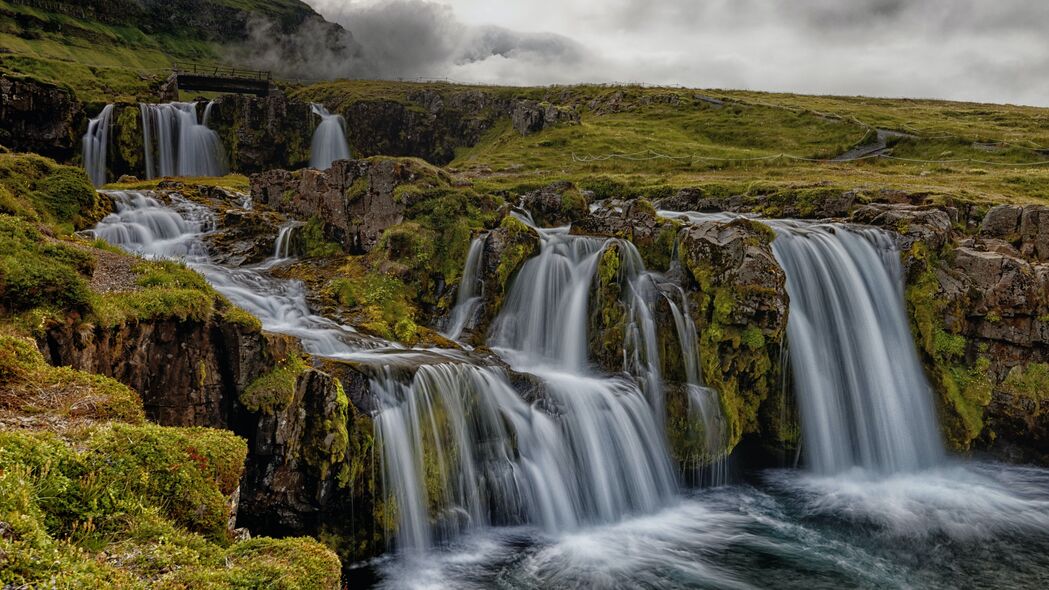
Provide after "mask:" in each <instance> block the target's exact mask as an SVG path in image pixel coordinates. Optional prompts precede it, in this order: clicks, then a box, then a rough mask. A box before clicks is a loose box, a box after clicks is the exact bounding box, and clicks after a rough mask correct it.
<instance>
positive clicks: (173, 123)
mask: <svg viewBox="0 0 1049 590" xmlns="http://www.w3.org/2000/svg"><path fill="white" fill-rule="evenodd" d="M213 106H214V103H212V102H209V103H208V104H207V106H206V107H205V108H204V116H203V120H202V121H198V119H197V105H196V103H192V102H173V103H167V104H144V103H143V104H140V105H139V110H140V111H141V114H142V145H143V147H144V149H145V155H146V176H147V177H149V178H158V177H166V176H183V177H192V176H225V175H226V174H228V173H229V165H228V164H227V162H226V151H225V149H224V148H223V147H222V141H221V140H220V139H219V136H218V133H216V132H215V131H213V130H211V129H208V126H207V125H208V119H209V117H210V115H211V110H212V108H213Z"/></svg>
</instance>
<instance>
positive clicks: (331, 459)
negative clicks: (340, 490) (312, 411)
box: [302, 379, 350, 482]
mask: <svg viewBox="0 0 1049 590" xmlns="http://www.w3.org/2000/svg"><path fill="white" fill-rule="evenodd" d="M335 390H336V391H335V400H334V403H333V404H327V405H326V406H325V408H324V413H323V414H320V415H315V416H310V417H309V420H310V421H311V423H310V425H309V426H308V428H307V429H306V432H305V435H304V438H303V449H302V456H303V459H304V460H305V461H306V464H307V465H309V466H311V467H312V468H313V469H314V470H316V473H317V477H318V478H319V479H321V480H324V479H327V477H328V474H329V472H330V470H331V469H332V468H333V467H340V468H341V469H340V473H339V474H338V477H337V479H338V480H340V481H341V482H345V481H347V478H348V477H349V475H348V474H347V473H346V469H348V466H347V465H346V463H345V459H346V451H347V449H348V447H349V442H350V436H349V430H348V426H347V424H348V422H349V419H350V411H349V406H350V402H349V399H348V398H347V397H346V392H345V391H344V390H343V388H342V383H340V382H339V380H338V379H336V380H335Z"/></svg>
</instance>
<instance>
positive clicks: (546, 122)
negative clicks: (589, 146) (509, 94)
mask: <svg viewBox="0 0 1049 590" xmlns="http://www.w3.org/2000/svg"><path fill="white" fill-rule="evenodd" d="M510 121H511V124H512V125H513V126H514V129H516V130H517V132H518V133H520V134H521V135H532V134H533V133H539V132H540V131H542V130H544V129H546V128H547V127H551V126H554V125H563V124H571V125H578V124H579V111H577V110H575V109H573V108H570V107H562V106H556V105H552V104H549V103H540V102H538V101H535V100H518V101H515V102H514V103H513V106H512V107H511V110H510Z"/></svg>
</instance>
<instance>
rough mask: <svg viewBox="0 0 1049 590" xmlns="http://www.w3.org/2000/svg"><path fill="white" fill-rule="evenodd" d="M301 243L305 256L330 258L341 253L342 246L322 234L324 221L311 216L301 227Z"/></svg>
mask: <svg viewBox="0 0 1049 590" xmlns="http://www.w3.org/2000/svg"><path fill="white" fill-rule="evenodd" d="M302 243H303V247H304V249H305V253H306V256H308V257H310V258H330V257H334V256H340V255H342V254H343V250H342V246H340V245H339V244H336V243H334V242H330V241H328V239H327V238H326V237H325V234H324V222H323V221H321V220H320V219H319V218H317V217H312V218H310V220H309V221H308V222H307V223H306V225H305V226H303V228H302Z"/></svg>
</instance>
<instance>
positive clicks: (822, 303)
mask: <svg viewBox="0 0 1049 590" xmlns="http://www.w3.org/2000/svg"><path fill="white" fill-rule="evenodd" d="M770 225H772V227H773V229H774V230H775V231H776V234H777V237H776V239H775V240H774V241H773V243H772V248H773V252H774V253H775V256H776V259H777V260H778V261H779V263H780V265H781V266H782V267H783V270H784V272H785V273H786V275H787V292H788V294H789V295H790V315H789V319H788V321H787V336H788V339H789V342H790V363H791V370H792V372H793V376H794V390H795V392H796V397H797V399H798V404H799V406H800V410H801V422H802V433H803V436H804V442H805V445H804V448H805V451H804V452H805V459H806V461H807V463H808V465H809V467H810V468H811V469H812V470H814V471H816V472H817V473H823V474H832V473H838V472H841V471H844V470H847V469H849V468H852V467H857V466H858V467H862V468H865V469H869V470H872V471H876V472H881V473H895V472H901V471H913V470H917V469H921V468H924V467H929V466H932V465H935V464H936V463H938V462H939V461H940V460H941V458H942V456H943V447H942V443H941V441H940V435H939V428H938V425H937V421H936V417H935V414H934V411H933V406H932V394H931V391H930V388H929V385H928V383H927V381H926V379H925V374H924V373H923V371H922V367H921V364H920V362H919V360H918V355H917V352H916V350H915V346H914V341H913V340H912V339H911V333H910V328H909V324H908V321H907V316H906V314H905V312H904V304H903V291H902V285H903V275H902V271H901V269H900V262H899V252H898V251H897V249H896V246H895V243H894V242H893V240H892V239H891V237H890V236H889V235H888V234H886V233H884V232H881V231H878V230H872V229H851V228H848V227H845V226H841V225H820V224H806V223H802V222H791V221H777V222H772V223H771V224H770Z"/></svg>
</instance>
